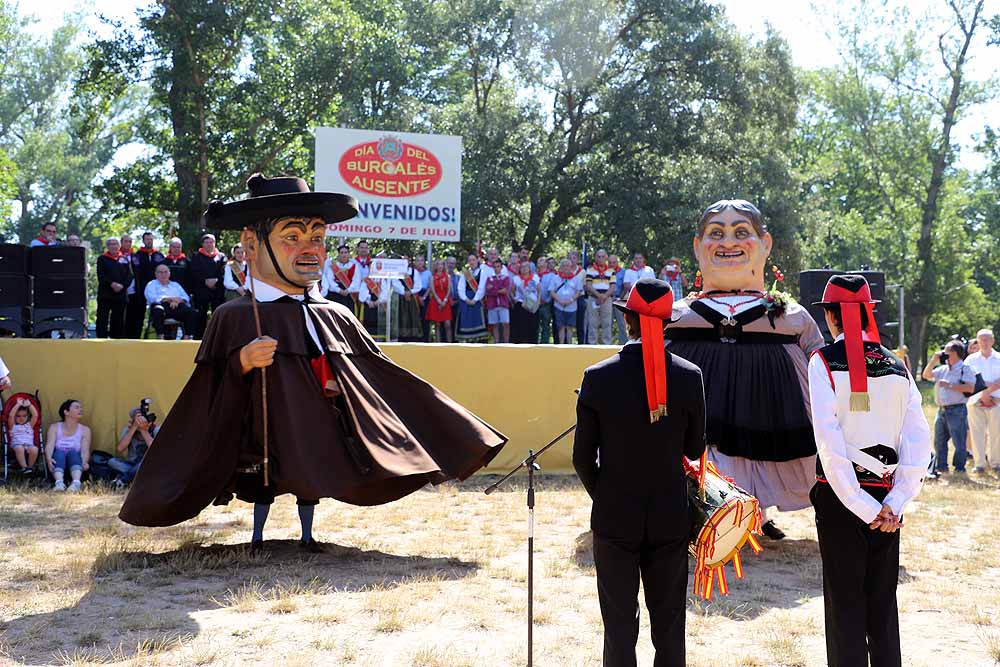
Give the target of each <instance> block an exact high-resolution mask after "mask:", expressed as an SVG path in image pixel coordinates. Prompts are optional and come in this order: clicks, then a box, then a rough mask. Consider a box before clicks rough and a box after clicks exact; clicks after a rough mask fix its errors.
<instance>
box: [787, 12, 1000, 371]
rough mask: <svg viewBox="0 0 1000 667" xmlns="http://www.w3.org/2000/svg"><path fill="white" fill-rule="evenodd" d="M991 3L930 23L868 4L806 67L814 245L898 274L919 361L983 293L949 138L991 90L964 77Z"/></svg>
mask: <svg viewBox="0 0 1000 667" xmlns="http://www.w3.org/2000/svg"><path fill="white" fill-rule="evenodd" d="M983 6H984V3H983V2H982V0H966V1H962V2H960V1H958V0H950V1H949V2H948V10H947V15H945V16H941V17H937V18H936V19H934V21H935V22H933V23H931V22H930V21H931V20H932V19H924V20H921V21H914V20H911V19H910V17H909V16H908V15H907V14H906V13H905V12H895V13H886V12H884V11H881V10H880V9H879V8H877V7H874V6H872V4H871V3H868V2H860V3H858V4H857V5H855V6H854V11H853V13H851V14H849V15H847V16H840V17H839V18H838V19H837V20H835V21H833V22H832V24H833V25H839V26H840V34H839V37H840V40H841V42H842V44H843V49H842V53H844V62H843V63H842V64H841V65H840V66H839V67H837V68H835V69H831V70H825V71H819V72H813V73H809V74H807V75H806V76H805V77H804V83H805V87H806V91H807V95H806V101H805V104H804V110H803V122H802V124H801V127H800V131H799V136H798V138H797V150H796V151H795V155H797V156H798V159H797V164H796V166H797V168H798V170H799V172H800V174H801V176H802V179H803V191H802V192H803V194H802V208H803V210H806V211H808V212H809V213H808V215H809V218H810V224H809V225H808V226H807V227H806V229H805V233H806V247H807V255H808V256H809V259H810V260H811V263H812V264H813V265H815V266H823V265H824V264H830V265H831V266H835V267H836V268H858V267H859V266H860V265H862V264H867V265H871V266H873V267H875V268H879V269H882V270H884V271H885V272H886V275H887V279H888V280H889V281H890V282H893V283H900V284H902V285H903V286H904V288H905V291H906V310H907V323H908V331H907V334H908V335H907V337H906V338H907V342H908V343H910V345H911V347H912V348H913V349H914V351H915V352H916V354H917V357H918V358H919V359H924V358H926V351H927V344H928V338H929V337H931V335H932V334H933V335H940V334H941V332H942V328H943V327H946V326H951V325H953V324H954V322H956V321H957V319H961V318H960V317H958V316H959V315H960V314H961V313H963V312H964V313H965V314H969V313H973V312H979V308H978V306H977V305H976V304H982V303H983V300H982V293H981V289H980V288H979V287H978V286H977V285H976V284H975V283H974V282H973V281H972V269H973V266H974V263H975V258H974V256H972V255H970V253H968V252H967V247H968V245H967V244H968V241H969V236H968V234H969V229H968V225H967V222H968V221H967V220H966V218H965V212H966V211H967V209H968V204H969V202H968V198H967V196H966V194H967V189H966V187H965V183H967V182H968V179H967V177H966V175H964V174H962V173H961V172H960V171H959V170H956V169H955V168H954V166H953V165H954V163H955V156H956V150H957V149H956V147H955V146H954V145H953V138H952V131H953V129H954V126H955V123H956V122H957V120H958V118H960V117H961V115H962V114H963V113H964V112H965V111H967V110H968V109H969V108H970V107H971V106H972V105H974V104H977V103H979V102H982V101H984V100H985V99H986V97H987V92H988V91H987V90H986V88H985V87H984V86H983V85H981V84H979V83H978V82H976V81H971V80H969V78H968V75H967V67H968V63H969V60H970V59H971V58H972V57H973V55H974V50H975V48H977V46H978V44H977V41H976V38H977V34H978V33H980V32H983V31H984V26H985V23H986V18H985V17H984V15H983ZM927 35H937V39H936V41H934V42H933V43H926V42H925V41H923V40H924V39H925V37H926V36H927ZM956 288H959V289H956ZM889 305H892V304H889ZM945 330H946V329H945Z"/></svg>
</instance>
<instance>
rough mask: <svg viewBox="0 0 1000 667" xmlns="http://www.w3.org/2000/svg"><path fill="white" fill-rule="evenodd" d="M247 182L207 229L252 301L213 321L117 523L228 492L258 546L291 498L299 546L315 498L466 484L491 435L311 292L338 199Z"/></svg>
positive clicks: (187, 511) (188, 507)
mask: <svg viewBox="0 0 1000 667" xmlns="http://www.w3.org/2000/svg"><path fill="white" fill-rule="evenodd" d="M247 187H248V188H249V190H250V196H249V197H248V198H246V199H243V200H241V201H237V202H233V203H228V204H223V203H222V202H212V203H211V205H210V206H209V209H208V212H207V213H206V223H207V224H208V225H209V226H210V227H214V228H218V229H238V230H242V236H241V242H242V244H243V247H244V248H245V249H246V253H247V258H248V260H249V262H250V269H249V280H248V286H249V287H250V289H251V291H252V295H250V294H247V295H245V296H242V297H240V298H238V299H234V300H233V301H229V302H228V303H226V304H224V305H222V306H220V307H219V308H218V310H216V311H215V314H214V315H213V317H212V320H211V322H210V324H209V327H208V330H207V331H206V333H205V339H204V340H203V341H202V343H201V348H200V349H199V350H198V354H197V357H196V358H195V362H196V365H195V369H194V373H193V374H192V376H191V379H190V380H189V381H188V383H187V385H186V386H185V387H184V389H183V391H182V392H181V394H180V396H179V397H178V398H177V401H176V403H174V406H173V408H172V409H171V410H170V414H169V416H168V417H167V419H166V421H165V422H164V424H163V428H162V429H161V431H160V433H159V434H158V435H157V437H156V445H155V446H154V447H152V448H150V450H149V453H148V454H147V455H146V458H145V460H144V461H143V464H142V468H141V469H140V471H139V474H138V476H137V477H136V479H135V482H134V484H133V486H132V490H131V492H130V493H129V495H128V497H127V498H126V500H125V504H124V506H123V507H122V510H121V514H120V516H121V518H122V519H123V520H124V521H127V522H128V523H132V524H136V525H141V526H163V525H171V524H175V523H179V522H181V521H184V520H186V519H190V518H191V517H193V516H195V515H197V514H198V513H199V512H200V511H201V510H202V509H204V508H205V507H206V506H207V505H208V504H209V503H212V502H213V501H215V502H216V503H225V502H228V501H229V500H230V499H231V498H232V496H233V495H234V494H235V495H236V497H238V498H240V499H242V500H246V501H248V502H252V503H255V509H254V535H253V539H252V542H251V547H252V548H260V546H261V545H262V539H263V538H262V530H263V522H264V520H265V519H266V517H267V508H268V507H269V506H270V503H271V502H272V501H273V500H274V497H275V496H276V495H278V494H284V493H291V494H294V495H295V496H296V497H297V498H298V501H299V514H300V518H301V520H302V528H303V542H302V544H303V547H305V548H307V549H309V550H313V548H314V547H315V542H314V540H313V539H312V536H311V519H312V507H313V506H315V504H316V503H317V502H318V500H319V499H320V498H336V499H337V500H341V501H343V502H347V503H352V504H355V505H375V504H380V503H386V502H390V501H393V500H396V499H398V498H402V497H403V496H405V495H407V494H409V493H412V492H413V491H416V490H417V489H419V488H420V487H422V486H424V485H425V484H427V483H428V482H430V483H434V484H437V483H440V482H443V481H445V480H450V479H455V478H459V479H462V478H465V477H467V476H469V475H471V474H472V473H473V472H475V471H476V470H478V469H479V468H481V467H482V466H484V465H486V464H487V463H488V462H489V461H490V460H491V459H492V458H493V457H494V456H496V455H497V453H498V452H499V451H500V448H501V447H502V446H503V444H504V443H505V442H506V439H505V438H504V436H503V435H501V434H500V433H498V432H497V431H495V430H494V429H492V428H491V427H490V426H489V425H487V424H485V423H484V422H483V421H481V420H480V419H478V418H477V417H476V416H475V415H473V414H471V413H470V412H468V411H467V410H465V409H464V408H463V407H462V406H460V405H458V404H457V403H455V401H453V400H451V399H450V398H448V397H447V396H445V395H444V394H443V393H441V392H440V391H438V390H437V389H435V388H434V387H433V386H431V385H430V384H428V383H427V382H424V381H423V380H421V379H420V378H418V377H415V376H414V375H411V374H410V373H409V372H407V371H405V370H404V369H402V368H400V367H399V366H397V365H396V364H394V363H392V361H390V360H389V359H388V358H387V357H386V356H385V355H384V354H382V352H381V351H380V350H379V348H378V347H377V346H376V345H375V342H374V341H373V340H372V338H371V336H370V335H369V334H368V333H367V332H366V331H365V330H364V328H363V327H362V326H361V324H360V323H359V322H358V321H357V319H355V317H354V315H353V314H352V313H351V311H350V309H349V308H346V307H344V306H343V305H341V304H339V303H334V302H332V301H327V300H326V299H324V298H323V297H322V295H321V294H320V293H319V289H318V288H317V283H318V282H319V280H320V277H321V272H322V270H323V260H324V259H325V251H324V245H323V239H324V235H325V232H326V224H327V223H330V222H338V221H342V220H346V219H349V218H352V217H354V216H355V215H357V202H355V201H354V199H353V198H352V197H348V196H346V195H339V194H334V193H327V192H309V188H308V186H307V185H306V183H305V181H303V180H302V179H299V178H271V179H268V178H264V177H263V176H261V175H260V174H255V175H254V176H251V177H250V180H249V181H248V182H247ZM265 395H266V398H265ZM265 401H266V402H265ZM265 431H266V437H265ZM303 508H305V509H303Z"/></svg>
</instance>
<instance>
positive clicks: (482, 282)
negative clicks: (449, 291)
mask: <svg viewBox="0 0 1000 667" xmlns="http://www.w3.org/2000/svg"><path fill="white" fill-rule="evenodd" d="M487 268H488V267H485V266H483V267H480V271H479V278H477V279H476V280H477V281H478V283H479V286H478V287H477V288H476V295H475V296H474V297H472V300H473V301H475V302H476V303H479V302H480V301H482V300H483V297H485V296H486V279H487V278H489V277H490V276H492V275H494V274H495V273H496V272H495V271H493V269H490V272H489V273H488V274H487V273H486V269H487ZM472 273H473V275H475V271H473V272H472ZM466 287H467V284H466V282H465V272H464V271H463V272H462V273H459V274H458V290H457V292H458V298H459V299H461V300H462V301H463V302H464V301H465V299H466V297H467V295H466V292H465V289H466Z"/></svg>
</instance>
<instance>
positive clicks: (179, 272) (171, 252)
mask: <svg viewBox="0 0 1000 667" xmlns="http://www.w3.org/2000/svg"><path fill="white" fill-rule="evenodd" d="M183 247H184V246H183V244H182V241H181V240H180V239H179V238H177V237H176V236H175V237H174V238H172V239H170V242H169V243H168V244H167V254H166V256H165V257H164V258H163V263H164V264H166V265H167V268H168V269H170V279H171V280H172V281H174V282H175V283H177V284H178V285H180V286H181V287H183V288H184V291H186V292H187V293H188V294H190V293H191V281H190V275H189V273H190V269H191V260H189V259H188V256H187V255H185V254H184V250H183Z"/></svg>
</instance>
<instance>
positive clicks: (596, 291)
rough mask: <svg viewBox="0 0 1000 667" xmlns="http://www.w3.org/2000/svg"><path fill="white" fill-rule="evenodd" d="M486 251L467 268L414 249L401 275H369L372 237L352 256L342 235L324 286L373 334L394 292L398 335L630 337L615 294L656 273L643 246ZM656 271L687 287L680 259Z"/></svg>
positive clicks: (560, 339)
mask: <svg viewBox="0 0 1000 667" xmlns="http://www.w3.org/2000/svg"><path fill="white" fill-rule="evenodd" d="M484 254H485V256H484V257H480V256H479V255H478V254H476V253H470V254H469V255H468V257H467V258H466V264H465V266H464V267H462V268H459V266H458V261H457V260H456V258H455V257H445V258H444V259H436V260H433V261H431V262H430V263H428V262H427V260H426V259H425V258H424V257H413V258H410V262H409V271H408V275H407V276H405V277H404V278H402V279H393V280H387V279H378V280H376V279H372V278H369V271H370V268H371V262H372V254H371V249H370V247H369V244H368V243H367V242H366V241H361V242H359V243H358V244H357V246H356V247H355V255H354V256H353V257H352V256H351V248H350V247H349V246H347V245H341V246H340V247H339V248H338V249H337V257H336V259H334V258H330V259H328V260H327V262H326V267H325V270H324V272H323V281H322V292H323V294H324V295H325V296H326V297H327V298H329V299H332V300H334V301H338V302H340V303H342V304H343V305H345V306H347V307H349V308H351V309H352V310H353V311H354V314H355V315H356V316H357V317H358V319H360V320H362V321H363V322H365V326H366V327H367V328H368V330H369V332H370V333H372V335H375V336H381V335H383V334H384V328H385V327H384V322H382V323H381V324H380V320H379V312H380V310H379V309H381V312H382V314H383V316H384V315H385V313H386V311H387V308H386V305H387V304H388V302H389V299H390V298H391V297H392V295H396V297H395V299H396V301H398V304H397V305H394V306H393V308H394V309H395V311H396V317H398V322H394V323H393V331H394V332H396V333H395V334H394V335H393V338H395V339H397V340H400V341H422V342H433V341H436V342H441V343H444V342H448V343H450V342H462V343H477V342H487V341H492V342H494V343H523V344H534V343H556V344H573V343H574V342H575V343H578V344H590V345H596V344H602V345H610V344H611V342H612V340H616V339H617V340H618V341H619V342H621V343H624V342H625V321H624V319H623V318H622V316H621V313H618V312H615V311H614V309H612V307H611V302H612V300H613V299H616V298H620V297H621V296H622V295H623V294H627V293H628V290H629V289H630V288H631V286H632V285H633V284H635V282H637V281H638V280H639V279H641V278H647V277H655V276H656V275H657V274H656V272H655V271H654V270H653V268H652V267H649V266H647V265H646V260H645V256H644V255H643V254H642V253H635V255H634V256H633V258H632V264H631V265H629V266H628V267H624V266H622V265H621V264H620V263H619V259H618V256H616V255H609V254H608V252H607V251H606V250H604V249H598V250H597V252H595V253H594V260H593V262H592V263H590V264H588V265H587V266H584V264H583V263H581V261H580V254H579V253H578V252H576V251H570V252H569V253H568V254H567V256H566V257H565V258H564V259H562V260H560V261H557V260H556V258H555V257H539V258H537V261H533V260H532V259H531V257H530V252H529V250H528V248H527V247H524V246H522V247H521V248H519V249H518V250H517V251H516V252H512V253H511V254H510V256H509V258H508V259H507V261H506V262H505V261H504V260H503V259H502V258H501V257H500V254H499V251H498V250H497V249H496V248H490V249H488V250H487V251H486V252H485V253H484ZM659 275H660V277H661V278H662V279H663V280H665V281H667V282H668V283H669V284H670V286H671V289H672V290H674V293H675V294H676V298H678V299H680V298H682V297H683V295H684V293H685V291H686V290H687V289H688V280H687V278H686V277H685V276H684V274H683V272H682V270H681V266H680V260H678V259H676V258H671V259H669V260H668V261H667V262H666V264H665V265H664V267H663V269H662V270H661V271H660V274H659ZM396 301H394V303H396ZM396 317H394V318H393V319H394V320H395V319H396Z"/></svg>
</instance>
